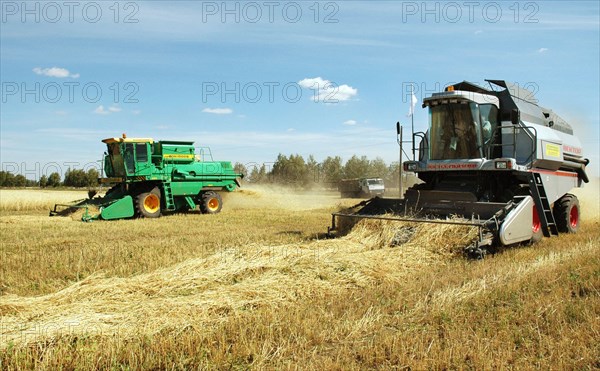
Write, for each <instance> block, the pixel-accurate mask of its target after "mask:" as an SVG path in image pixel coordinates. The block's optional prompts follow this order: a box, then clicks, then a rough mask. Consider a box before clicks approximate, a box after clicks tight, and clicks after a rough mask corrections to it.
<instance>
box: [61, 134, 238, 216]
mask: <svg viewBox="0 0 600 371" xmlns="http://www.w3.org/2000/svg"><path fill="white" fill-rule="evenodd" d="M102 142H104V143H106V145H107V148H108V151H107V152H106V153H105V154H104V174H105V175H106V177H105V178H101V179H100V182H101V183H103V184H112V185H113V187H112V188H110V189H109V190H108V191H107V192H106V195H105V196H104V197H96V198H92V197H93V195H94V194H90V198H89V199H86V200H79V201H75V202H74V203H72V204H56V205H54V210H51V211H50V216H54V215H61V214H63V213H64V212H65V211H69V210H74V209H84V214H83V216H82V220H84V221H91V220H95V219H104V220H112V219H124V218H132V217H145V218H158V217H159V216H160V215H161V213H163V212H165V211H167V212H175V211H186V210H193V209H195V208H196V206H200V210H201V211H202V212H203V213H206V214H215V213H218V212H220V211H221V208H222V206H223V200H222V198H221V196H220V195H219V193H217V192H219V191H228V192H231V191H233V190H235V189H236V187H239V186H240V180H241V179H242V178H243V177H244V175H243V174H238V173H236V172H235V171H234V170H233V167H232V166H231V162H227V161H202V159H201V156H200V155H196V153H195V149H194V142H185V141H166V140H163V141H154V140H153V139H151V138H127V137H126V135H125V134H123V137H122V138H108V139H104V140H103V141H102Z"/></svg>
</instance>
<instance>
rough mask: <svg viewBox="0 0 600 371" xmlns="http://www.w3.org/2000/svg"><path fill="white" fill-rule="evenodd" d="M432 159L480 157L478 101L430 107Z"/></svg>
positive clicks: (430, 155)
mask: <svg viewBox="0 0 600 371" xmlns="http://www.w3.org/2000/svg"><path fill="white" fill-rule="evenodd" d="M429 130H430V132H429V133H430V134H429V135H430V143H431V146H430V153H429V158H430V159H431V160H452V159H471V158H481V157H483V156H482V152H481V150H480V149H481V133H480V131H481V123H480V119H479V106H478V105H477V103H468V104H461V103H451V104H440V105H437V106H431V107H430V108H429Z"/></svg>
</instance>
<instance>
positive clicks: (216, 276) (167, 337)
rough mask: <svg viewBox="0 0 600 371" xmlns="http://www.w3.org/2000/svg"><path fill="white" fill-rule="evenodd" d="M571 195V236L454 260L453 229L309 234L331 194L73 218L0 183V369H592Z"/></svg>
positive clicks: (585, 250)
mask: <svg viewBox="0 0 600 371" xmlns="http://www.w3.org/2000/svg"><path fill="white" fill-rule="evenodd" d="M581 193H582V194H581V199H582V205H583V206H582V207H583V208H584V211H583V212H584V218H585V220H584V222H583V225H582V230H581V232H580V233H579V234H577V235H562V236H559V237H555V238H552V239H546V240H544V241H543V242H542V243H539V244H537V245H535V246H530V247H522V248H514V249H509V250H505V251H503V252H502V253H500V254H497V255H495V256H492V257H489V258H487V259H485V260H483V261H468V260H465V259H464V258H462V257H461V256H460V254H458V253H457V251H459V250H460V248H461V246H464V245H465V244H466V243H468V241H469V240H470V239H471V238H472V236H473V231H471V230H469V229H468V228H464V227H457V226H433V227H432V226H429V225H423V224H421V225H410V224H408V225H403V226H402V227H401V229H400V232H399V226H398V224H393V223H391V222H374V221H368V222H367V221H363V222H360V223H359V224H358V225H357V226H355V228H354V229H353V230H352V231H351V232H350V233H349V234H348V235H346V236H345V237H343V238H339V239H336V240H327V239H324V238H323V232H324V231H325V229H326V226H327V225H328V224H329V222H330V213H331V212H332V211H334V210H337V209H338V208H339V207H341V206H347V205H350V204H352V203H353V202H354V201H352V200H340V199H339V198H338V197H337V195H336V194H333V193H331V194H328V193H319V194H308V193H307V194H299V193H293V192H283V191H281V190H277V189H266V188H263V189H250V190H244V191H241V192H235V193H233V194H229V195H227V197H226V199H225V207H224V209H223V212H222V213H221V214H218V215H201V214H199V213H188V214H180V215H169V216H165V217H162V218H159V219H154V220H148V219H146V220H143V219H139V220H123V221H113V222H93V223H82V222H78V221H76V220H73V219H76V218H72V217H55V218H48V217H47V213H46V212H44V211H43V210H46V208H47V205H50V204H53V203H54V202H56V201H65V198H70V199H77V198H84V197H85V192H81V193H80V194H72V193H69V194H67V195H62V194H61V193H60V192H49V193H48V194H47V196H46V195H44V197H38V196H39V193H38V191H30V190H22V191H16V190H9V191H7V190H0V232H1V237H0V239H1V240H0V241H1V244H2V251H1V257H2V264H1V267H0V274H1V276H0V316H1V317H0V318H1V319H0V368H1V369H19V368H32V367H36V368H47V369H57V368H63V369H74V368H119V369H120V368H133V369H147V368H161V369H163V368H176V369H177V368H247V367H253V368H272V369H281V368H308V369H352V368H390V367H397V368H414V369H423V368H477V369H481V368H486V369H487V368H529V367H538V368H578V369H594V368H598V367H600V362H599V361H598V360H599V359H600V346H599V345H598V341H597V339H598V338H600V292H599V290H600V257H599V252H600V248H599V246H600V232H599V230H600V218H599V215H598V205H599V199H598V196H599V190H598V186H597V185H595V186H590V187H588V188H586V189H585V190H584V191H583V192H581ZM32 196H33V197H32ZM34 197H38V198H34ZM48 197H52V198H48ZM399 236H400V237H399ZM399 238H400V239H401V240H403V241H405V242H404V243H403V244H401V245H394V244H392V243H391V242H392V241H398V239H399Z"/></svg>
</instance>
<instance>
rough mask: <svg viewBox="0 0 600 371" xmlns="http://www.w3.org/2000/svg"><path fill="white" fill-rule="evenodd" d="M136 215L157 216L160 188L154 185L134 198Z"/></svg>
mask: <svg viewBox="0 0 600 371" xmlns="http://www.w3.org/2000/svg"><path fill="white" fill-rule="evenodd" d="M135 206H136V209H137V212H138V216H140V217H143V218H158V217H159V216H160V190H159V189H158V188H157V187H155V188H153V189H152V190H151V191H150V192H142V193H140V194H139V195H137V196H136V198H135Z"/></svg>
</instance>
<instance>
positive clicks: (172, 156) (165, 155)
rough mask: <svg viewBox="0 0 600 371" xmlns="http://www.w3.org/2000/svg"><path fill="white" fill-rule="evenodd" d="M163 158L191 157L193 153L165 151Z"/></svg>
mask: <svg viewBox="0 0 600 371" xmlns="http://www.w3.org/2000/svg"><path fill="white" fill-rule="evenodd" d="M163 158H185V159H190V160H191V159H193V158H194V155H192V154H189V155H184V154H178V153H167V154H164V155H163Z"/></svg>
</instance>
